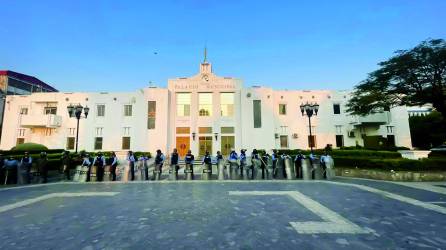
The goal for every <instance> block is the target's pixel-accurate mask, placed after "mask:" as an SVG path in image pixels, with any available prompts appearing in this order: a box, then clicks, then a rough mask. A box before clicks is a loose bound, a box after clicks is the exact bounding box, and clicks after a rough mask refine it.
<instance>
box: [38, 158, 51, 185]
mask: <svg viewBox="0 0 446 250" xmlns="http://www.w3.org/2000/svg"><path fill="white" fill-rule="evenodd" d="M37 166H38V169H39V171H40V182H42V183H47V181H48V158H47V155H46V152H41V153H40V159H38V160H37Z"/></svg>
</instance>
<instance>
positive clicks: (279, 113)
mask: <svg viewBox="0 0 446 250" xmlns="http://www.w3.org/2000/svg"><path fill="white" fill-rule="evenodd" d="M348 99H349V92H347V91H332V90H311V91H310V90H273V89H271V88H266V87H250V88H244V87H243V85H242V81H241V80H240V79H237V78H232V77H219V76H217V75H215V74H214V73H213V72H212V67H211V64H210V63H208V62H206V61H205V62H203V63H201V64H200V72H199V73H198V74H197V75H195V76H192V77H187V78H186V77H184V78H176V79H170V80H169V81H168V87H167V89H166V88H151V87H149V88H144V89H140V90H138V91H136V92H128V93H63V92H59V93H33V94H32V95H30V96H8V97H7V100H6V106H5V117H4V127H3V136H4V138H2V141H1V145H0V148H1V149H4V150H7V149H10V148H11V147H13V146H15V145H16V144H18V143H23V142H36V143H41V144H44V145H46V146H47V147H49V148H66V149H69V150H73V149H74V143H75V136H76V119H74V118H70V117H69V115H68V112H67V106H68V105H69V104H81V105H84V106H85V105H87V106H89V107H90V114H89V116H88V118H87V119H81V121H80V127H79V150H82V149H84V150H87V151H95V150H96V151H97V150H101V151H111V150H114V151H123V150H128V149H131V150H133V151H150V152H152V153H153V152H155V151H156V149H161V150H162V151H163V152H171V150H172V149H173V148H175V147H176V148H178V150H179V151H180V154H182V155H183V154H185V152H186V151H187V150H188V149H191V150H192V152H193V153H194V154H203V153H204V151H205V150H209V151H211V152H212V154H215V153H216V152H217V151H218V150H221V151H222V152H223V153H224V154H227V153H228V150H229V149H230V148H232V147H234V148H235V149H237V150H240V149H242V148H246V149H248V150H252V149H253V148H257V149H267V150H268V149H273V148H276V149H279V148H289V149H295V148H300V149H307V148H309V141H310V139H309V126H308V117H306V116H302V114H301V111H300V108H299V106H300V105H301V104H302V103H306V102H310V103H318V104H319V105H320V108H319V112H318V115H317V116H313V117H312V119H311V123H312V131H313V135H314V146H315V147H316V148H324V147H325V146H326V145H327V144H332V145H333V147H340V146H355V145H363V144H364V139H363V138H364V136H365V135H366V136H382V137H384V138H387V139H388V141H389V142H390V143H393V144H395V145H397V146H405V147H409V148H410V147H411V139H410V131H409V124H408V112H407V110H406V107H397V108H393V109H391V111H390V112H383V113H377V114H374V115H370V116H366V117H356V116H350V115H348V114H347V113H346V112H345V104H346V102H347V100H348Z"/></svg>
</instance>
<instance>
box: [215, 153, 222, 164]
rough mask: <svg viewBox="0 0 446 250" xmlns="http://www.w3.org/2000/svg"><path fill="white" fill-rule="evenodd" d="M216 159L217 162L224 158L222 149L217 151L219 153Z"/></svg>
mask: <svg viewBox="0 0 446 250" xmlns="http://www.w3.org/2000/svg"><path fill="white" fill-rule="evenodd" d="M215 159H217V164H218V162H219V161H222V160H223V155H222V154H221V152H220V151H217V155H216V156H215Z"/></svg>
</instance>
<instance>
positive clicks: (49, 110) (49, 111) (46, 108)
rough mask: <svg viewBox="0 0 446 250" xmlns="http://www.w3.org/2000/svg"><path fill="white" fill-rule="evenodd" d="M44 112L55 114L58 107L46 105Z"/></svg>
mask: <svg viewBox="0 0 446 250" xmlns="http://www.w3.org/2000/svg"><path fill="white" fill-rule="evenodd" d="M43 113H44V114H45V115H55V114H56V113H57V108H56V107H45V108H43Z"/></svg>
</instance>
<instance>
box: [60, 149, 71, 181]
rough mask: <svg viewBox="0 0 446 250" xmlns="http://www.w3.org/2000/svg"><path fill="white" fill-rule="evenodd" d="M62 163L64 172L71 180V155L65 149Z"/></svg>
mask: <svg viewBox="0 0 446 250" xmlns="http://www.w3.org/2000/svg"><path fill="white" fill-rule="evenodd" d="M62 165H63V172H64V174H65V178H66V179H67V180H70V165H71V157H70V154H69V153H68V152H67V151H65V152H64V154H63V155H62Z"/></svg>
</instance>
